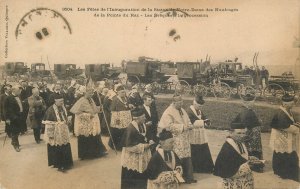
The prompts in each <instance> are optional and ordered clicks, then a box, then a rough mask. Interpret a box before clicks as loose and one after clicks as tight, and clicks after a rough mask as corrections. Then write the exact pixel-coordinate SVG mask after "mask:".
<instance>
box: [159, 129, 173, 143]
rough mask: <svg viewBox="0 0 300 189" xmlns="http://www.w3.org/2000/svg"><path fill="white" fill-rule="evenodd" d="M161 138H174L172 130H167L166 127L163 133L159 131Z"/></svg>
mask: <svg viewBox="0 0 300 189" xmlns="http://www.w3.org/2000/svg"><path fill="white" fill-rule="evenodd" d="M158 138H159V140H161V141H162V140H167V139H169V138H173V135H172V133H171V132H170V131H166V129H163V130H162V132H161V133H159V136H158Z"/></svg>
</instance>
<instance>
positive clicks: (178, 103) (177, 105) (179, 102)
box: [173, 97, 183, 110]
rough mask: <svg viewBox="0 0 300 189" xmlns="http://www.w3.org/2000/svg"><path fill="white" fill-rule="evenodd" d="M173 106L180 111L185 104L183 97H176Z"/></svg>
mask: <svg viewBox="0 0 300 189" xmlns="http://www.w3.org/2000/svg"><path fill="white" fill-rule="evenodd" d="M173 104H174V106H175V108H176V109H178V110H179V109H180V108H181V107H182V104H183V100H182V98H181V97H175V99H174V101H173Z"/></svg>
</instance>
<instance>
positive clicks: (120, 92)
mask: <svg viewBox="0 0 300 189" xmlns="http://www.w3.org/2000/svg"><path fill="white" fill-rule="evenodd" d="M118 96H119V97H125V96H126V91H125V90H121V91H118Z"/></svg>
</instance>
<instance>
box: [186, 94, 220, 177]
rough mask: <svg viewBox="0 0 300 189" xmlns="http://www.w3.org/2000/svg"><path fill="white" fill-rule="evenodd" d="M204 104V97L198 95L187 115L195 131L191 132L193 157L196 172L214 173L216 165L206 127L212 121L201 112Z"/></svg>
mask: <svg viewBox="0 0 300 189" xmlns="http://www.w3.org/2000/svg"><path fill="white" fill-rule="evenodd" d="M203 104H204V100H203V97H202V96H200V95H197V96H196V97H195V99H194V100H193V104H192V105H191V106H190V107H189V108H188V110H187V114H188V116H189V118H190V120H191V122H192V124H193V127H194V129H192V130H190V133H189V134H190V142H191V155H192V164H193V170H194V172H198V173H212V171H213V169H214V163H213V160H212V157H211V153H210V150H209V146H208V141H207V137H206V134H205V128H204V127H205V126H209V124H210V121H209V120H208V119H207V118H206V116H205V115H204V114H203V112H202V111H201V110H200V109H201V107H202V105H203Z"/></svg>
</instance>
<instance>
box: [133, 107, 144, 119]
mask: <svg viewBox="0 0 300 189" xmlns="http://www.w3.org/2000/svg"><path fill="white" fill-rule="evenodd" d="M144 114H145V113H144V111H143V110H141V109H138V108H136V109H134V110H133V111H132V112H131V115H132V117H140V116H142V115H144Z"/></svg>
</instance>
